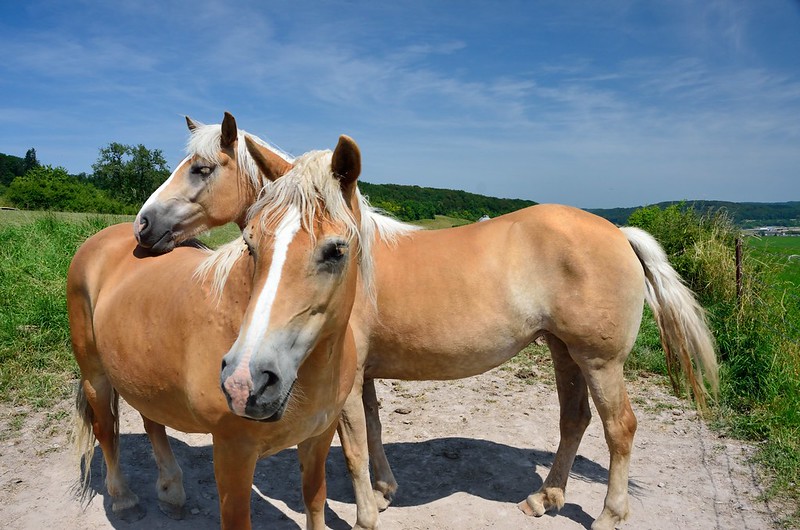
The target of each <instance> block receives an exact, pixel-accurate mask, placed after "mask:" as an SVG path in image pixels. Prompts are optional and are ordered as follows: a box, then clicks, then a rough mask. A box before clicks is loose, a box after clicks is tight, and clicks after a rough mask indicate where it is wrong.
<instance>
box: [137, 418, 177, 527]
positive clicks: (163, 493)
mask: <svg viewBox="0 0 800 530" xmlns="http://www.w3.org/2000/svg"><path fill="white" fill-rule="evenodd" d="M142 422H143V423H144V430H145V432H147V436H148V437H149V438H150V444H151V445H152V446H153V455H154V456H155V459H156V464H157V465H158V481H157V482H156V492H157V494H158V501H159V502H158V507H159V508H160V509H161V511H162V512H163V513H164V515H166V516H167V517H169V518H171V519H183V516H184V513H183V506H184V504H186V491H185V490H184V489H183V471H182V470H181V467H180V466H179V465H178V461H177V460H176V459H175V454H174V453H173V452H172V447H170V444H169V438H168V437H167V432H166V429H165V427H164V426H163V425H161V424H160V423H156V422H154V421H153V420H151V419H149V418H147V417H145V416H144V415H142Z"/></svg>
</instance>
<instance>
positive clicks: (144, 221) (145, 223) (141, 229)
mask: <svg viewBox="0 0 800 530" xmlns="http://www.w3.org/2000/svg"><path fill="white" fill-rule="evenodd" d="M148 225H150V221H148V220H147V217H144V216H141V217H139V233H142V232H144V231H145V230H147V227H148Z"/></svg>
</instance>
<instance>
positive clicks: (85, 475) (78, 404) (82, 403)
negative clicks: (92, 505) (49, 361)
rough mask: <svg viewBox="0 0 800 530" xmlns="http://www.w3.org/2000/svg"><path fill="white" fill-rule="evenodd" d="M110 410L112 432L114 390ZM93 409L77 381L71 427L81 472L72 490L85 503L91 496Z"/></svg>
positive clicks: (116, 400)
mask: <svg viewBox="0 0 800 530" xmlns="http://www.w3.org/2000/svg"><path fill="white" fill-rule="evenodd" d="M110 405H111V410H112V413H113V416H114V427H113V429H114V433H118V432H119V414H118V408H119V394H118V393H117V392H116V390H114V391H112V395H111V403H110ZM94 418H95V416H94V411H93V410H92V407H91V405H89V401H88V400H87V399H86V393H85V392H84V390H83V385H82V384H80V383H78V391H77V394H76V396H75V424H74V426H73V429H72V446H73V448H74V450H75V453H76V454H77V459H78V462H79V465H82V467H83V472H82V474H81V478H80V479H78V481H77V482H76V484H75V488H74V491H75V493H76V494H77V496H78V498H79V499H80V501H81V504H84V505H85V504H86V503H87V502H88V501H89V500H90V499H91V497H92V495H91V491H90V488H89V486H90V479H91V476H92V473H91V472H92V467H91V466H92V459H93V458H94V448H95V441H96V439H95V435H94Z"/></svg>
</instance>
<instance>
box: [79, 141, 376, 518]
mask: <svg viewBox="0 0 800 530" xmlns="http://www.w3.org/2000/svg"><path fill="white" fill-rule="evenodd" d="M262 168H264V169H265V170H266V169H267V168H266V166H264V165H263V164H262ZM359 172H360V153H359V151H358V148H357V146H356V145H355V143H354V142H353V141H352V140H350V139H349V138H347V137H342V138H340V140H339V144H338V145H337V147H336V150H335V151H334V152H333V153H332V154H331V152H330V151H318V152H312V153H309V154H307V155H304V156H303V157H301V158H299V159H298V160H297V163H296V164H295V166H294V167H293V168H292V169H291V171H289V172H288V173H287V174H286V175H284V176H283V177H282V178H280V179H278V180H277V181H276V182H275V183H273V184H271V185H270V186H268V187H267V188H266V189H265V190H264V193H263V196H262V198H261V199H260V200H259V201H257V202H256V204H255V205H254V206H253V208H252V210H251V213H250V215H249V216H247V221H246V224H245V227H244V241H242V240H241V239H240V240H236V241H234V242H232V243H230V244H228V245H226V246H224V247H222V248H221V249H220V250H219V251H216V252H213V253H211V252H210V251H205V250H201V249H197V248H190V247H178V248H175V249H174V251H173V252H171V253H170V254H167V255H164V256H157V257H154V256H152V255H151V254H150V253H149V252H147V251H145V250H144V249H142V248H141V247H139V246H137V244H136V240H135V239H134V237H133V231H132V226H131V225H130V224H122V225H115V226H112V227H109V228H107V229H105V230H103V231H101V232H99V233H98V234H96V235H95V236H93V237H91V238H90V239H88V240H87V241H86V243H84V244H83V245H82V246H81V248H80V249H79V250H78V252H77V253H76V255H75V257H74V258H73V261H72V264H71V266H70V270H69V275H68V281H67V303H68V312H69V318H70V331H71V335H72V344H73V349H74V353H75V358H76V360H77V361H78V365H79V367H80V370H81V381H80V386H79V391H78V399H77V405H78V413H79V416H80V417H81V418H82V424H83V435H84V436H83V438H84V440H85V444H84V445H83V451H84V455H85V456H84V458H85V462H86V466H87V468H88V464H89V462H90V461H91V454H92V451H93V449H94V439H93V436H94V437H96V439H97V441H98V442H99V444H100V447H101V448H102V450H103V456H104V458H105V461H106V467H107V476H106V485H107V488H108V492H109V494H110V495H111V497H112V503H113V504H112V508H113V510H114V511H116V512H119V511H124V510H126V509H131V508H133V507H134V506H135V505H136V503H137V502H138V499H137V497H136V495H135V494H134V493H133V492H132V491H130V489H129V488H128V486H127V484H126V481H125V478H124V476H123V475H122V473H121V471H120V467H119V454H118V447H119V446H118V444H119V430H118V421H119V417H118V414H117V402H118V396H119V395H121V396H122V397H123V398H124V399H125V400H126V401H127V402H128V403H129V404H131V405H132V406H133V407H134V408H135V409H137V410H138V411H140V412H141V413H142V415H143V417H144V418H145V427H146V430H147V432H148V434H150V435H151V441H152V443H153V447H154V452H155V455H156V460H157V463H158V465H159V469H160V476H159V488H160V492H159V497H160V499H161V500H162V501H164V502H167V503H172V504H182V502H183V500H184V499H185V497H184V498H181V496H182V495H183V487H182V485H181V484H180V481H181V480H182V478H181V472H180V468H178V467H177V466H173V465H172V464H173V463H174V457H173V456H172V452H171V450H170V449H169V445H168V443H167V442H166V436H163V438H162V437H161V436H160V435H157V436H155V437H153V435H152V433H153V432H156V433H162V434H163V425H169V426H171V427H173V428H175V429H178V430H181V431H184V432H208V433H211V434H212V436H213V442H214V447H213V451H214V474H215V477H216V481H217V487H218V491H219V502H220V512H221V522H222V526H223V528H237V529H238V528H249V527H250V490H251V484H252V480H253V473H254V470H255V464H256V460H257V459H258V458H259V457H262V456H266V455H270V454H274V453H276V452H277V451H280V450H281V449H283V448H286V447H289V446H292V445H295V444H297V445H298V456H299V459H300V461H301V469H302V489H303V498H304V503H305V506H306V518H307V523H308V527H309V528H315V529H321V528H324V527H325V524H324V504H325V496H326V490H325V467H324V463H325V458H326V456H327V453H328V449H329V446H330V441H331V438H332V436H333V433H334V431H335V428H336V425H337V419H338V417H339V413H340V409H341V407H342V404H343V403H344V401H345V398H346V397H347V395H348V394H349V392H350V389H351V387H352V382H353V378H354V374H355V369H356V358H355V347H354V342H353V335H352V331H351V330H350V329H349V327H348V326H347V321H348V318H349V315H350V311H351V308H352V304H353V300H354V298H355V295H356V287H357V282H358V278H359V273H358V271H359V267H360V268H361V269H362V270H361V277H367V278H368V277H370V274H369V271H365V270H363V268H364V267H365V266H366V265H365V264H369V263H370V261H369V260H365V259H362V256H363V255H364V254H366V253H368V252H369V246H370V245H369V241H368V240H366V239H364V238H362V237H361V235H360V233H359V230H358V226H359V224H360V209H359V201H358V200H357V196H356V179H357V177H358V174H359ZM160 239H163V238H160ZM362 244H363V246H362ZM248 250H249V252H248ZM248 254H249V255H248ZM251 256H252V257H251ZM359 264H360V265H359ZM196 275H197V276H198V277H197V278H195V276H196ZM226 352H227V353H226ZM221 365H222V369H220V366H221ZM156 422H157V423H156ZM92 435H93V436H92ZM165 443H166V446H164V444H165ZM87 474H88V469H87ZM86 478H87V477H86V476H85V477H84V487H87V486H88V484H87V483H86ZM175 482H177V483H178V485H177V486H176V485H175ZM162 491H163V493H164V496H162V495H161V493H162Z"/></svg>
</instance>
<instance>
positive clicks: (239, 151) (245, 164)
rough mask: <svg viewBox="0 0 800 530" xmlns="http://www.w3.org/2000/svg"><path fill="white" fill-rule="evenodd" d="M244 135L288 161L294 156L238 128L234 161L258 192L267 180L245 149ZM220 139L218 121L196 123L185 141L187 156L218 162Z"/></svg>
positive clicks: (291, 160)
mask: <svg viewBox="0 0 800 530" xmlns="http://www.w3.org/2000/svg"><path fill="white" fill-rule="evenodd" d="M245 135H246V136H248V137H249V138H250V139H251V140H254V141H255V142H256V143H258V144H259V145H261V146H263V147H266V148H267V149H269V150H270V151H272V152H273V153H275V154H276V155H278V156H279V157H281V158H283V159H284V160H286V161H287V162H289V163H293V162H294V157H293V156H291V155H290V154H288V153H286V152H285V151H283V150H282V149H281V148H279V147H277V146H275V145H273V144H271V143H270V142H267V141H266V140H262V139H261V138H259V137H258V136H255V135H253V134H250V133H249V132H247V131H243V130H242V129H238V130H237V142H236V163H237V165H238V168H239V171H240V172H241V173H243V174H244V175H247V176H248V177H249V178H250V183H251V185H252V186H253V189H254V190H255V191H256V192H259V191H261V189H262V188H263V187H264V186H265V185H266V184H267V183H268V182H269V181H264V180H263V177H262V175H261V172H260V171H259V170H258V166H257V165H256V162H255V160H253V157H252V156H250V153H249V152H248V151H247V145H246V144H245V141H244V137H245ZM221 139H222V126H221V125H220V124H219V123H217V124H214V125H204V124H203V125H198V127H197V128H195V129H194V130H193V131H192V133H191V135H190V136H189V140H188V141H187V142H186V154H187V155H189V156H192V155H197V156H199V157H200V158H203V159H204V160H208V161H209V162H214V163H216V164H219V163H220V158H219V153H220V151H221V150H222V147H221Z"/></svg>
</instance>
